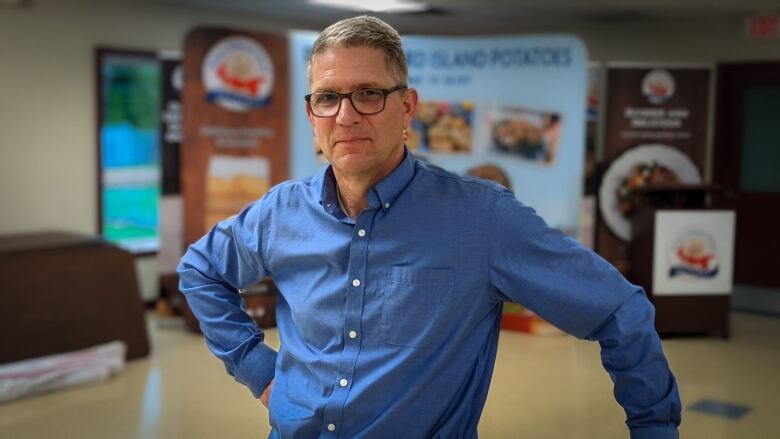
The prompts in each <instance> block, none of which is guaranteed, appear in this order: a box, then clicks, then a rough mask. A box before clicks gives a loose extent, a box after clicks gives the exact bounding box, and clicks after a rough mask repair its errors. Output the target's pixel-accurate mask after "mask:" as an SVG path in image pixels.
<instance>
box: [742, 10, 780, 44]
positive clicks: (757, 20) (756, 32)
mask: <svg viewBox="0 0 780 439" xmlns="http://www.w3.org/2000/svg"><path fill="white" fill-rule="evenodd" d="M779 22H780V15H758V16H755V17H750V18H748V19H747V20H746V22H745V23H746V26H745V30H746V34H747V37H748V39H750V40H767V39H773V38H780V27H778V23H779Z"/></svg>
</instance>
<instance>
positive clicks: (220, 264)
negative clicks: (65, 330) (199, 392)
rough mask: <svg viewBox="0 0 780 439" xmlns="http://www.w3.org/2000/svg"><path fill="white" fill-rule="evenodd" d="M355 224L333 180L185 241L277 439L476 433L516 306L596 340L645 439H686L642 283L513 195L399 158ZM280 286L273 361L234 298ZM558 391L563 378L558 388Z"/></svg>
mask: <svg viewBox="0 0 780 439" xmlns="http://www.w3.org/2000/svg"><path fill="white" fill-rule="evenodd" d="M367 196H368V207H367V208H366V209H365V210H363V211H362V212H361V213H360V215H359V216H358V217H357V218H356V219H352V218H350V217H348V216H347V215H345V213H344V211H343V210H342V209H341V207H340V205H339V201H338V196H337V190H336V183H335V179H334V177H333V173H332V169H330V168H329V169H328V170H327V171H325V173H324V175H321V176H319V177H315V178H311V179H308V180H305V181H291V182H287V183H283V184H281V185H279V186H277V187H275V188H273V189H272V190H271V191H269V192H268V193H267V194H266V195H265V196H264V197H263V198H262V199H261V200H259V201H257V202H255V203H254V204H252V205H250V206H249V207H247V208H246V209H245V210H243V211H242V212H241V213H240V214H239V215H238V216H237V217H235V218H233V219H229V220H225V221H223V222H221V223H219V224H218V225H217V226H216V227H215V228H214V229H213V230H211V231H210V232H209V233H208V234H207V235H206V236H204V237H203V238H202V239H201V240H199V241H198V242H196V243H195V244H193V245H192V246H190V248H189V249H188V251H187V253H186V254H185V255H184V257H183V258H182V261H181V263H180V265H179V274H180V276H181V290H182V292H183V293H184V294H185V296H186V298H187V301H188V303H189V305H190V307H191V308H192V310H193V311H194V313H195V315H196V316H197V317H198V319H199V320H200V323H201V325H200V326H201V330H202V332H203V334H204V335H205V338H206V342H207V343H208V346H209V348H210V349H211V350H212V352H214V354H216V355H217V356H218V357H219V358H220V359H222V361H224V363H225V365H226V367H227V370H228V372H229V373H230V374H231V375H233V376H234V377H235V378H236V379H237V380H238V381H239V382H241V383H244V384H245V385H247V386H248V387H249V389H251V391H252V393H253V394H254V395H255V396H258V395H260V394H261V393H262V391H263V389H264V388H265V387H266V386H267V385H268V383H269V382H270V381H271V380H272V379H274V380H275V381H274V385H273V388H272V389H273V390H272V392H271V397H270V403H269V405H270V407H269V417H270V423H271V426H272V432H271V437H283V438H313V437H322V438H337V437H338V438H358V437H368V438H399V437H403V438H431V437H433V438H472V437H476V436H477V423H478V421H479V417H480V414H481V412H482V408H483V406H484V403H485V399H486V397H487V393H488V386H489V384H490V377H491V374H492V372H493V365H494V362H495V358H496V347H497V342H498V335H499V328H500V320H501V308H502V303H503V301H512V302H516V303H519V304H522V305H525V306H526V307H528V308H530V309H531V310H533V311H535V312H536V313H538V314H539V315H541V316H542V317H543V318H545V319H546V320H548V321H550V322H552V323H553V324H555V325H556V326H558V327H559V328H561V329H563V330H565V331H567V332H569V333H570V334H573V335H575V336H577V337H580V338H587V339H591V340H598V341H599V342H600V343H601V347H602V361H603V363H604V366H605V368H606V369H607V371H608V372H609V374H610V376H611V378H612V379H613V381H614V383H615V396H616V399H617V400H618V402H619V403H620V404H621V405H622V406H623V407H624V409H625V411H626V414H627V418H628V421H627V423H628V426H629V429H630V430H631V435H632V437H633V438H675V437H677V428H676V427H677V425H679V422H680V400H679V396H678V392H677V385H676V382H675V379H674V377H673V376H672V373H671V372H670V370H669V367H668V365H667V362H666V359H665V357H664V355H663V352H662V349H661V344H660V341H659V339H658V336H657V334H656V333H655V331H654V329H653V318H654V314H653V308H652V306H651V305H650V303H649V302H648V300H647V299H646V298H645V296H644V292H643V291H642V290H641V289H640V288H639V287H637V286H634V285H631V284H630V283H628V282H627V281H626V280H625V279H624V278H623V277H622V276H621V275H620V274H619V273H618V272H617V271H616V270H615V269H614V268H613V267H612V266H610V265H609V264H608V263H607V262H605V261H604V260H603V259H601V258H600V257H598V256H597V255H595V254H594V253H593V252H591V251H590V250H588V249H586V248H584V247H582V246H581V245H579V244H578V243H577V242H576V241H574V240H572V239H570V238H568V237H566V236H565V235H563V234H562V233H560V232H558V231H557V230H554V229H552V228H550V227H548V226H547V225H546V224H545V223H544V221H543V220H542V219H541V218H540V217H539V216H537V215H536V213H535V212H534V211H533V210H532V209H531V208H529V207H526V206H524V205H523V204H521V203H520V202H519V201H517V199H516V198H515V197H514V196H513V195H512V194H511V193H510V192H509V191H507V190H505V189H504V188H502V187H500V186H498V185H496V184H493V183H491V182H486V181H482V180H476V179H471V178H466V177H460V176H457V175H454V174H451V173H449V172H446V171H444V170H442V169H439V168H436V167H432V166H430V165H427V164H424V163H422V162H420V161H418V160H416V159H415V158H414V156H413V155H412V154H411V153H409V152H408V151H407V152H406V155H405V158H404V160H403V162H401V164H400V165H399V166H398V167H397V168H396V169H395V170H394V171H393V172H392V173H391V174H390V175H388V176H387V177H385V178H384V179H383V180H381V181H380V182H378V183H377V184H376V185H375V186H374V187H373V188H372V189H371V190H370V191H369V192H368V194H367ZM264 276H271V277H272V278H273V280H274V282H275V283H276V285H277V286H278V287H279V291H280V296H279V298H278V303H277V310H276V318H277V325H278V328H279V337H280V339H281V347H280V349H279V352H278V353H277V352H274V351H273V350H272V349H271V348H270V347H268V346H267V345H265V344H264V343H263V333H262V332H261V331H260V330H259V329H258V328H257V327H256V326H255V324H254V322H253V321H252V320H251V318H250V317H249V316H248V315H247V314H246V313H245V312H243V311H242V310H241V299H240V297H239V295H238V293H237V290H239V289H241V288H245V287H249V286H251V285H253V284H255V283H257V282H258V281H259V280H260V279H261V278H263V277H264ZM550 379H555V377H552V376H551V377H550Z"/></svg>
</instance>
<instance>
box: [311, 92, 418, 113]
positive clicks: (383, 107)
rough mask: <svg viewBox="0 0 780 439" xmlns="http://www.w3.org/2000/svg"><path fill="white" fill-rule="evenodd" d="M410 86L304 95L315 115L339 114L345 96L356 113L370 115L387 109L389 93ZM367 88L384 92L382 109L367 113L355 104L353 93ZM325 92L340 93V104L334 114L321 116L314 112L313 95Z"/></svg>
mask: <svg viewBox="0 0 780 439" xmlns="http://www.w3.org/2000/svg"><path fill="white" fill-rule="evenodd" d="M408 88H409V86H408V85H406V84H399V85H396V86H395V87H390V88H371V87H367V88H361V89H359V90H353V91H351V92H349V93H338V92H335V91H324V92H318V93H311V94H307V95H306V96H304V99H306V104H307V105H308V106H309V109H310V110H311V114H312V115H313V116H314V117H334V116H336V115H338V114H339V111H341V103H342V102H344V98H347V99H349V103H350V105H352V108H353V109H354V110H355V112H356V113H358V114H362V115H363V116H370V115H372V114H379V113H381V112H383V111H385V106H387V95H389V94H390V93H393V92H396V91H398V90H406V89H408ZM366 90H376V91H381V92H382V108H381V109H379V110H378V111H372V112H370V113H365V112H362V111H360V110H358V109H357V107H356V106H355V102H353V101H352V94H353V93H357V92H361V91H366ZM325 93H327V94H334V95H338V97H339V106H338V107H336V111H335V112H334V113H333V114H332V115H330V116H319V115H317V114H316V113H315V112H314V108H312V106H311V97H312V96H314V95H316V94H325Z"/></svg>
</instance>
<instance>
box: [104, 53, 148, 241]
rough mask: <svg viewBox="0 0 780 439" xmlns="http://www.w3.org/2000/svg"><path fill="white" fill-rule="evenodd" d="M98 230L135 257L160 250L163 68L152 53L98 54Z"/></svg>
mask: <svg viewBox="0 0 780 439" xmlns="http://www.w3.org/2000/svg"><path fill="white" fill-rule="evenodd" d="M97 54H98V71H99V105H100V109H99V122H98V124H99V127H98V136H99V148H100V154H99V156H100V175H99V179H100V184H99V186H100V194H99V197H100V200H99V205H100V231H101V233H102V235H103V237H104V238H106V239H107V240H108V241H110V242H112V243H115V244H117V245H118V246H120V247H122V248H124V249H126V250H128V251H131V252H133V253H150V252H156V251H157V250H158V247H159V205H160V197H161V159H160V147H159V142H160V136H159V129H160V128H159V127H160V99H161V98H160V94H161V84H160V78H161V68H160V63H159V61H158V59H157V57H156V56H155V55H154V54H140V53H138V54H136V53H125V52H113V51H110V50H98V52H97Z"/></svg>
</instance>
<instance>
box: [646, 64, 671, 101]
mask: <svg viewBox="0 0 780 439" xmlns="http://www.w3.org/2000/svg"><path fill="white" fill-rule="evenodd" d="M642 93H644V95H645V97H646V98H647V100H648V101H650V102H651V103H653V104H656V105H657V104H663V103H664V102H666V101H668V100H669V99H670V98H671V97H672V95H674V78H673V77H672V75H671V74H670V73H669V72H667V71H666V70H660V69H659V70H651V71H650V72H648V73H647V74H646V75H645V77H644V79H642Z"/></svg>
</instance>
